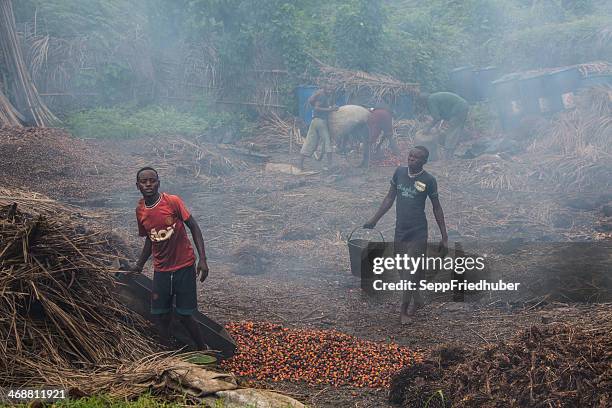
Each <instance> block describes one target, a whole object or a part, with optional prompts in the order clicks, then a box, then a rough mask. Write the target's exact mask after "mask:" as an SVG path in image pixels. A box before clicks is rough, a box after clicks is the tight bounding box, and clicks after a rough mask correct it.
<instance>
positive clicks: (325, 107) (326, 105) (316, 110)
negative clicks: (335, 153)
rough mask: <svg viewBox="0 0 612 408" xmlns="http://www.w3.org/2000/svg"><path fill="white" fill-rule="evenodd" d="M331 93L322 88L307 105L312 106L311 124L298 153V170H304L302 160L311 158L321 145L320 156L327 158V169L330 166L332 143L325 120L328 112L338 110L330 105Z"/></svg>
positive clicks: (330, 90)
mask: <svg viewBox="0 0 612 408" xmlns="http://www.w3.org/2000/svg"><path fill="white" fill-rule="evenodd" d="M332 94H333V91H332V89H331V88H329V87H324V88H323V89H320V90H318V91H317V92H315V93H314V94H312V96H311V97H310V98H308V103H310V105H311V106H312V122H310V127H309V128H308V134H307V135H306V140H305V141H304V145H303V146H302V150H301V151H300V160H299V162H298V168H299V169H300V170H302V169H304V159H305V158H306V157H311V156H312V154H313V153H314V152H315V150H317V146H318V145H319V143H321V154H323V155H325V156H326V157H327V167H328V168H329V167H330V166H331V161H332V143H331V137H330V135H329V128H328V127H327V118H328V116H329V112H333V111H336V110H338V108H337V107H336V106H335V105H332V104H331V103H330V100H331V97H332Z"/></svg>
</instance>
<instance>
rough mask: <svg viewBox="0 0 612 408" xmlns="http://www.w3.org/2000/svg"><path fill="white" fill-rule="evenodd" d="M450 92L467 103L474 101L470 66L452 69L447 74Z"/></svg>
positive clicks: (471, 68) (472, 70)
mask: <svg viewBox="0 0 612 408" xmlns="http://www.w3.org/2000/svg"><path fill="white" fill-rule="evenodd" d="M449 80H450V89H451V92H454V93H456V94H457V95H459V96H461V97H462V98H463V99H465V100H467V101H468V102H474V101H476V95H475V86H474V69H473V67H471V66H467V67H460V68H455V69H453V70H452V71H451V72H450V74H449Z"/></svg>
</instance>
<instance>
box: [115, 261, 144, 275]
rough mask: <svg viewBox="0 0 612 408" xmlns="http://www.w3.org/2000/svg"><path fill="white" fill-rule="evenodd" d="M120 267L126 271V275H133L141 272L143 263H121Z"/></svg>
mask: <svg viewBox="0 0 612 408" xmlns="http://www.w3.org/2000/svg"><path fill="white" fill-rule="evenodd" d="M121 268H122V269H124V270H126V271H127V275H128V276H133V275H138V274H139V273H142V269H143V268H144V266H143V265H140V264H139V263H134V264H133V263H131V262H130V263H126V264H123V265H121Z"/></svg>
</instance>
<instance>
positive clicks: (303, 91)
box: [297, 85, 317, 125]
mask: <svg viewBox="0 0 612 408" xmlns="http://www.w3.org/2000/svg"><path fill="white" fill-rule="evenodd" d="M316 90H317V86H315V85H300V86H298V87H297V100H298V116H299V117H300V118H302V120H303V121H304V122H306V124H307V125H310V122H311V121H312V106H310V104H309V103H308V98H310V97H311V96H312V94H313V93H315V91H316Z"/></svg>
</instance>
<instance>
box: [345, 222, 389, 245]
mask: <svg viewBox="0 0 612 408" xmlns="http://www.w3.org/2000/svg"><path fill="white" fill-rule="evenodd" d="M359 228H361V226H359V225H358V226H356V227H355V228H354V229H353V230H352V231H351V233H350V234H349V236H348V238H347V239H346V241H347V242H348V241H350V240H351V237H352V236H353V233H354V232H355V231H357V230H358V229H359ZM372 230H373V231H376V232H378V234H379V235H380V239H382V242H383V243H384V242H385V237H384V236H383V234H382V232H380V231H379V230H377V229H376V228H372Z"/></svg>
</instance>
